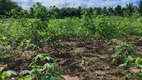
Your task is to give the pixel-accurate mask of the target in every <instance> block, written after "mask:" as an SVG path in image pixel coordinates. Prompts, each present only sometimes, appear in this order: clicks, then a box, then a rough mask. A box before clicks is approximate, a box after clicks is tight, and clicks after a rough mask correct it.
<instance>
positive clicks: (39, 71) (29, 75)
mask: <svg viewBox="0 0 142 80" xmlns="http://www.w3.org/2000/svg"><path fill="white" fill-rule="evenodd" d="M50 60H52V58H51V57H50V56H48V55H47V54H39V55H37V56H36V57H35V58H33V62H32V63H31V64H30V65H29V67H31V70H23V71H21V72H20V73H17V72H16V71H13V70H8V71H3V69H1V71H0V79H1V80H5V79H6V78H8V79H12V77H11V76H12V75H15V76H17V77H14V79H15V80H33V79H39V78H41V79H44V80H53V79H56V80H62V72H61V71H60V70H59V69H58V67H57V65H56V64H55V63H51V62H48V61H50Z"/></svg>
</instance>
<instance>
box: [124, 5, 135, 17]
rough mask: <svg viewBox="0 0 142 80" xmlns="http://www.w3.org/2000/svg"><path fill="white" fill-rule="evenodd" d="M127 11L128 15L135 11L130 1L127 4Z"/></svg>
mask: <svg viewBox="0 0 142 80" xmlns="http://www.w3.org/2000/svg"><path fill="white" fill-rule="evenodd" d="M126 12H127V14H128V15H132V14H133V12H134V6H133V4H131V3H129V4H126Z"/></svg>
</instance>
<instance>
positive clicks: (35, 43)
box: [0, 16, 142, 80]
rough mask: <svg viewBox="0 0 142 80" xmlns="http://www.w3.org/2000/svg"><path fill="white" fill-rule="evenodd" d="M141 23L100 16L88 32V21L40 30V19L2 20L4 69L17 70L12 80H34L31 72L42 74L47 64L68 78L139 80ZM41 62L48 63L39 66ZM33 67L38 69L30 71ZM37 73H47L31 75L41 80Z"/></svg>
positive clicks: (70, 21) (64, 22) (55, 23)
mask: <svg viewBox="0 0 142 80" xmlns="http://www.w3.org/2000/svg"><path fill="white" fill-rule="evenodd" d="M86 18H87V17H86ZM141 20H142V18H133V19H132V18H128V17H125V18H124V17H104V16H98V17H96V18H95V19H93V21H94V22H93V23H92V24H89V25H88V26H87V27H85V26H84V24H85V23H89V22H85V23H84V22H82V21H83V19H78V18H75V19H71V18H67V19H61V20H60V19H58V20H56V19H53V20H50V21H49V24H48V27H43V28H45V29H42V28H40V26H39V25H43V23H42V22H40V20H39V19H27V18H23V19H18V20H15V19H12V18H10V19H3V20H1V23H2V24H1V25H2V26H1V28H0V29H1V37H2V38H1V47H0V51H1V58H0V59H1V60H0V61H1V65H0V66H1V68H3V69H4V71H8V70H13V72H11V75H12V74H13V75H14V74H15V75H16V76H13V77H19V76H21V78H22V77H24V75H22V74H20V72H22V73H25V74H27V77H25V78H30V77H29V76H28V71H27V70H29V72H30V70H34V69H42V66H43V64H45V62H47V63H49V64H54V63H56V67H57V66H58V69H59V70H60V71H61V72H62V73H63V74H62V75H64V76H62V77H64V78H65V79H66V78H71V79H75V80H98V79H100V80H124V79H126V78H130V79H135V78H136V75H140V73H141V55H142V35H141V34H142V27H141V24H142V23H141ZM44 26H45V25H44ZM38 27H39V28H38ZM47 35H48V36H47ZM37 55H38V56H37ZM45 55H46V57H45ZM35 56H37V57H35ZM34 57H35V58H34ZM50 57H52V58H53V60H52V61H50ZM33 58H34V60H35V61H33ZM40 58H41V60H42V59H43V60H44V59H45V61H43V62H42V61H41V62H40V61H39V62H38V60H40ZM46 59H47V60H46ZM137 60H140V61H138V62H137ZM36 61H37V62H38V63H37V62H36ZM32 62H35V63H36V64H38V65H35V64H34V65H33V66H29V65H31V63H32ZM53 62H54V63H53ZM39 65H40V66H39ZM41 65H42V66H41ZM23 70H26V71H25V72H24V71H23ZM15 71H16V72H15ZM53 71H55V74H56V75H57V76H60V75H61V74H57V73H56V69H55V70H53ZM14 72H15V73H14ZM16 73H17V74H16ZM38 73H42V72H40V71H39V72H37V73H36V72H35V74H36V75H34V73H32V75H34V76H38V77H39V76H40V75H38ZM7 74H8V73H7ZM51 74H52V73H51ZM17 75H19V76H17ZM7 76H9V75H7ZM7 76H5V77H7ZM52 76H53V74H52ZM5 79H6V78H5ZM7 79H9V78H7ZM19 79H20V78H19ZM37 79H39V78H37ZM67 80H68V79H67Z"/></svg>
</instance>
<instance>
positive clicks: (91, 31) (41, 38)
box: [0, 0, 142, 80]
mask: <svg viewBox="0 0 142 80" xmlns="http://www.w3.org/2000/svg"><path fill="white" fill-rule="evenodd" d="M6 2H7V3H8V4H13V5H11V6H12V7H11V8H7V7H5V8H3V7H4V6H7V5H3V3H5V2H4V0H0V10H1V7H2V9H4V10H5V11H7V12H8V15H6V16H7V17H6V18H4V17H1V18H2V19H1V20H0V46H10V47H12V48H13V51H14V53H17V54H18V53H19V50H22V51H26V50H35V49H39V48H42V47H44V45H45V44H44V43H54V42H56V41H59V40H68V39H92V38H93V39H103V40H104V39H105V40H108V41H109V40H113V41H112V48H113V49H115V51H114V53H113V54H112V56H111V57H112V62H113V63H115V62H116V61H117V58H118V57H119V56H123V59H122V60H123V61H122V63H121V64H119V65H120V67H124V68H129V67H136V68H140V69H141V68H142V67H141V66H142V64H141V61H142V59H141V58H140V57H139V58H136V59H134V58H133V57H132V55H134V53H135V50H134V46H133V44H131V43H127V42H122V41H119V40H117V39H120V38H122V37H124V36H126V35H139V36H142V17H141V12H142V1H141V2H140V3H139V5H138V6H137V7H136V6H133V5H132V4H126V7H121V6H120V5H118V6H116V7H115V8H111V7H109V8H107V7H104V8H88V9H85V8H81V7H78V8H61V9H58V8H57V7H56V6H52V7H50V8H49V9H47V8H46V7H44V6H43V5H42V4H41V3H39V2H38V3H36V4H35V5H33V6H32V7H31V8H30V10H29V11H28V10H22V9H21V8H20V7H19V6H17V4H16V3H15V2H12V1H11V0H6ZM17 9H19V11H17ZM0 14H1V15H5V14H2V12H0ZM117 42H119V43H118V44H116V43H117ZM0 51H1V52H0V55H1V57H4V56H7V53H9V52H8V51H6V50H0ZM11 58H12V60H13V61H15V56H14V57H13V56H11ZM38 59H40V60H41V62H44V60H45V59H50V57H49V56H48V55H45V54H43V55H42V54H41V55H38V56H37V57H35V58H34V61H33V62H32V63H31V65H30V67H31V69H32V70H25V71H23V72H21V73H23V75H24V74H26V75H27V74H29V75H27V76H26V77H25V76H22V77H20V78H19V79H18V80H23V79H24V80H27V79H28V80H31V79H35V78H37V79H38V78H40V77H42V78H44V79H45V80H47V79H48V80H53V78H55V79H56V78H61V72H60V71H59V70H58V68H57V66H56V64H49V63H47V64H45V65H42V66H41V65H36V61H38ZM134 61H135V62H134ZM49 69H50V70H49ZM43 70H44V71H43ZM47 71H48V72H47ZM54 73H55V74H54ZM12 74H14V75H17V73H16V72H15V71H9V70H8V71H3V70H0V79H3V80H4V79H5V78H6V77H10V76H11V75H12ZM139 75H140V74H138V76H139Z"/></svg>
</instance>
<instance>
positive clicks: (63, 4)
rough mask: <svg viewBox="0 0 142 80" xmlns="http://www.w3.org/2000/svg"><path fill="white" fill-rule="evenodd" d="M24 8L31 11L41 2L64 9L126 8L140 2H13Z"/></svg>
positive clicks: (47, 5) (57, 0) (76, 0)
mask: <svg viewBox="0 0 142 80" xmlns="http://www.w3.org/2000/svg"><path fill="white" fill-rule="evenodd" d="M13 1H16V2H17V3H18V5H19V6H22V7H23V8H24V9H29V8H30V7H32V5H33V4H35V3H36V2H41V3H42V5H44V6H45V7H47V8H48V7H50V6H54V5H55V6H57V7H58V8H62V7H78V6H81V7H85V8H89V7H104V6H106V7H115V6H117V5H118V4H119V5H121V6H123V7H124V6H125V5H126V4H128V3H133V4H134V5H136V4H137V3H138V2H139V1H140V0H13Z"/></svg>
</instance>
